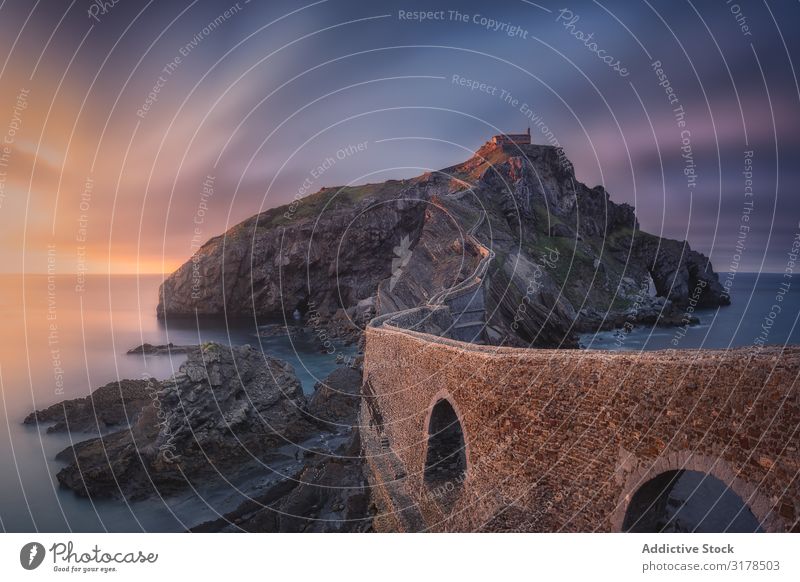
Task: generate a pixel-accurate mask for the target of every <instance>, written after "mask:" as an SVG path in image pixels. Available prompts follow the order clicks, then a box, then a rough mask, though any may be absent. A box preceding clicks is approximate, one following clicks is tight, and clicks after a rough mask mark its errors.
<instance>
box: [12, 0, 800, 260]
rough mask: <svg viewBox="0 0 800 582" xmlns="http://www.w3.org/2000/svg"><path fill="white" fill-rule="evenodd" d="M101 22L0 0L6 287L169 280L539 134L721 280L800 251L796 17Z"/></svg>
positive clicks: (159, 5) (142, 14) (637, 6)
mask: <svg viewBox="0 0 800 582" xmlns="http://www.w3.org/2000/svg"><path fill="white" fill-rule="evenodd" d="M101 5H103V3H101V2H100V3H99V2H95V1H91V2H90V1H88V0H74V1H68V0H63V1H47V2H43V1H35V2H34V1H32V0H5V1H2V2H0V47H1V48H0V86H1V87H2V91H0V140H2V143H0V225H1V226H2V228H0V253H2V255H3V260H2V263H0V271H2V272H6V273H44V272H48V269H50V270H51V271H55V272H57V273H59V274H76V273H82V272H88V273H107V272H111V273H134V272H139V273H156V272H157V273H161V272H170V271H172V270H173V269H175V268H176V267H177V266H179V265H180V264H181V263H182V262H184V261H186V260H187V259H189V257H190V256H191V254H192V252H193V251H194V250H195V249H196V245H197V242H198V241H200V240H202V241H204V240H207V239H208V238H210V237H212V236H215V235H218V234H220V233H222V232H224V231H225V230H226V229H227V228H229V227H231V226H233V225H235V224H236V223H238V222H240V221H242V220H244V219H245V218H247V217H249V216H251V215H253V214H255V213H257V212H259V211H261V210H264V209H266V208H270V207H274V206H278V205H281V204H286V203H288V202H291V201H292V199H293V198H294V197H295V196H297V195H300V194H302V193H311V192H314V191H316V190H318V189H319V188H321V187H323V186H328V187H329V186H337V185H342V184H360V183H365V182H379V181H383V180H385V179H388V178H407V177H411V176H415V175H418V174H420V173H422V172H424V171H428V170H433V169H440V168H444V167H447V166H450V165H453V164H455V163H458V162H460V161H463V160H465V159H467V158H469V157H470V155H471V152H473V151H475V150H476V149H477V148H478V147H480V145H481V144H482V143H483V142H484V141H486V140H487V139H488V138H489V137H490V136H491V135H493V134H495V133H498V132H499V131H507V132H515V131H523V130H524V129H525V128H526V127H528V125H531V132H532V135H533V140H534V142H536V143H557V144H558V145H560V146H561V147H563V148H564V150H565V152H566V154H567V156H568V157H569V158H570V159H571V160H572V162H573V164H574V167H575V170H576V174H577V177H578V178H579V179H580V180H581V181H583V182H585V183H587V184H588V185H589V186H594V185H597V184H602V185H604V186H605V188H606V190H608V191H609V192H610V194H611V197H612V200H614V201H616V202H627V203H630V204H633V205H634V206H635V207H636V210H637V215H638V218H639V222H640V225H641V227H642V229H643V230H646V231H648V232H652V233H655V234H660V235H662V236H667V237H670V238H675V239H679V240H684V239H687V240H688V241H689V242H690V244H691V245H692V247H693V248H694V249H696V250H699V251H701V252H703V253H705V254H710V256H711V258H712V261H713V263H714V267H715V269H716V270H717V271H718V272H725V271H728V270H730V269H731V268H734V266H735V269H737V270H740V271H783V270H784V269H785V268H786V265H787V261H788V255H787V253H788V252H789V250H790V249H791V247H792V241H793V240H794V238H795V236H796V235H797V233H798V232H800V225H798V222H800V196H798V193H797V185H798V178H799V177H800V176H799V174H800V168H799V167H798V166H800V164H798V159H799V158H798V153H800V152H799V150H800V147H799V146H800V144H799V143H798V141H799V140H800V128H798V118H800V116H799V115H798V112H800V90H799V89H798V81H797V74H796V72H795V69H794V66H795V65H796V64H800V58H798V57H800V51H799V50H798V44H800V37H799V36H798V35H796V34H793V32H794V28H795V27H796V24H797V22H800V4H798V3H797V2H788V1H786V2H757V1H749V0H741V1H739V2H738V3H735V2H733V1H731V2H727V1H726V0H719V1H706V2H699V1H696V0H695V1H691V2H690V1H681V0H677V1H675V0H669V1H666V0H662V1H656V0H647V1H642V2H638V1H624V2H623V1H614V2H611V1H602V2H594V1H581V2H578V1H573V2H569V3H566V4H564V3H555V2H553V1H551V0H542V1H541V2H535V3H534V2H529V1H527V0H503V1H498V2H464V1H460V2H451V3H447V2H439V1H433V2H432V1H426V2H412V1H407V2H385V1H382V2H375V3H368V2H363V1H361V2H356V1H349V0H327V1H325V0H322V1H317V2H309V3H305V2H302V1H301V2H288V1H281V0H278V1H272V0H271V1H270V2H257V1H256V0H253V1H250V2H248V1H245V0H240V2H238V3H236V2H231V1H230V0H224V1H219V2H218V1H177V0H176V1H171V2H155V1H150V2H145V1H134V0H117V2H116V3H112V2H106V3H105V4H104V6H103V7H102V8H101ZM419 11H424V12H429V13H431V14H426V18H425V19H421V18H419V17H418V15H417V14H415V13H417V12H419ZM676 110H677V111H676ZM532 119H533V121H532ZM398 138H401V139H398ZM358 144H362V145H361V147H358ZM327 159H333V160H334V163H332V164H331V163H328V164H324V162H325V160H327ZM321 165H322V166H323V168H322V171H318V170H317V168H318V167H319V166H321ZM745 172H747V173H745ZM746 188H748V189H747V190H746ZM737 244H738V248H737Z"/></svg>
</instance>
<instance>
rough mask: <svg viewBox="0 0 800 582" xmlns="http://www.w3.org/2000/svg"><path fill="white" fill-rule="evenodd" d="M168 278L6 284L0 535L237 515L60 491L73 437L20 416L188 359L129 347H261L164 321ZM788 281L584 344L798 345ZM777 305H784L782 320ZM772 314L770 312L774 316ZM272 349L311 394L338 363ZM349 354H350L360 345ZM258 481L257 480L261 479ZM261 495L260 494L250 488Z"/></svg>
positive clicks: (223, 328)
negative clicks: (665, 325) (672, 325)
mask: <svg viewBox="0 0 800 582" xmlns="http://www.w3.org/2000/svg"><path fill="white" fill-rule="evenodd" d="M160 280H161V277H160V276H147V277H135V276H114V277H111V278H108V277H105V276H102V277H100V276H98V277H90V278H89V280H88V283H87V286H86V290H85V291H84V292H83V293H81V294H79V293H76V292H75V290H74V283H75V281H74V278H72V277H66V276H64V277H56V279H55V282H54V285H53V284H52V282H48V279H47V278H46V277H45V276H29V277H25V278H24V279H23V278H22V277H19V276H5V277H0V285H2V293H0V317H2V322H3V323H2V326H0V339H1V340H2V352H0V388H1V389H2V390H1V391H0V395H1V396H2V398H0V425H2V426H0V463H1V465H0V466H2V467H3V468H4V471H2V472H0V529H2V530H5V531H36V530H38V531H48V532H61V531H142V530H144V531H176V530H181V529H184V528H185V527H186V526H191V525H194V524H196V523H199V522H201V521H205V520H207V519H211V518H214V517H216V516H217V514H218V513H222V512H225V511H229V510H231V509H233V508H234V507H236V506H237V505H238V504H239V503H240V502H241V501H242V500H243V497H242V494H241V493H236V492H233V491H231V488H230V487H226V486H224V484H219V486H218V487H217V486H215V484H210V485H209V488H208V490H206V491H203V492H201V496H194V495H185V496H182V497H178V498H173V499H166V500H156V501H147V502H138V503H131V504H127V503H125V502H120V501H94V502H90V501H88V500H85V499H81V498H78V497H77V496H75V495H74V494H73V493H72V492H70V491H66V490H63V489H60V488H59V486H58V482H57V481H56V479H55V474H56V472H57V471H58V470H59V468H60V467H61V466H62V465H61V463H58V462H56V461H55V460H54V457H55V455H56V453H58V452H59V451H60V450H62V449H63V448H65V447H66V446H68V445H69V444H70V437H69V435H63V434H60V435H53V434H47V433H46V432H45V429H44V428H41V429H37V428H35V427H30V426H25V425H23V424H22V420H23V418H24V417H25V416H26V415H27V414H28V413H29V412H30V411H31V410H33V409H35V408H37V409H41V408H44V407H46V406H49V405H50V404H53V403H55V402H59V401H61V400H63V399H65V398H77V397H82V396H86V395H87V394H89V392H91V391H92V390H93V389H95V388H97V387H99V386H101V385H103V384H106V383H107V382H110V381H112V380H115V379H117V378H139V377H141V376H142V375H143V374H148V375H151V376H154V377H156V378H166V377H168V376H169V375H170V374H172V373H173V371H175V370H177V368H178V366H179V365H180V362H181V360H182V359H183V358H182V357H176V358H174V359H172V360H170V358H168V357H166V356H159V357H148V358H143V357H142V356H128V355H125V352H126V351H127V350H128V349H129V348H131V347H133V346H136V345H139V344H141V343H143V342H145V341H147V342H150V343H166V342H170V341H171V342H173V343H175V344H196V343H199V342H200V341H207V340H214V341H218V342H222V343H226V344H232V345H239V344H244V343H250V344H252V345H258V342H259V339H258V338H257V337H256V336H255V335H254V331H255V330H254V327H253V325H252V323H249V324H248V323H245V324H236V325H232V324H231V325H225V324H224V323H222V322H216V323H215V322H205V323H203V325H202V326H201V329H200V330H198V328H197V326H196V325H195V324H194V322H191V321H190V322H182V323H180V324H177V323H176V322H170V325H169V327H165V326H164V325H162V324H160V323H159V322H158V321H157V320H156V318H155V307H156V297H157V288H158V284H159V282H160ZM784 281H785V279H783V278H782V277H781V276H780V275H772V274H768V275H760V276H758V275H755V274H749V273H740V274H738V275H737V276H736V279H735V284H734V287H733V304H732V305H731V306H729V307H724V308H721V309H713V310H706V311H701V312H698V313H696V315H698V316H699V317H700V320H701V323H700V324H699V325H696V326H692V327H690V328H688V329H686V330H685V333H681V335H680V336H677V335H676V334H677V333H679V330H677V329H658V328H657V329H648V328H640V329H636V330H634V331H633V332H632V333H630V334H628V335H627V336H625V337H624V338H623V339H622V340H620V339H619V338H618V336H616V335H615V334H614V332H605V333H602V334H598V335H596V336H584V337H583V338H582V343H583V345H584V346H585V347H591V348H596V349H626V350H641V349H646V350H652V349H662V348H671V347H676V346H675V345H674V343H673V340H674V339H675V338H676V337H679V340H678V346H677V347H680V348H701V347H707V348H726V347H729V346H730V347H732V346H746V345H752V344H753V342H754V341H756V340H757V339H758V338H759V337H764V336H763V334H764V326H765V323H766V322H767V321H769V325H768V326H767V328H768V333H767V335H766V340H765V341H766V342H767V343H771V344H784V343H800V333H799V332H798V327H797V325H796V324H797V319H798V315H799V314H800V284H798V285H797V288H793V287H790V288H789V290H788V292H786V293H785V294H784V295H783V299H782V300H781V301H778V300H776V297H777V296H778V295H779V294H780V290H781V283H783V282H784ZM774 305H779V306H780V313H775V311H776V310H775V308H774V307H773V306H774ZM771 314H773V316H771ZM260 341H261V344H262V346H263V349H264V350H265V351H266V352H267V353H269V354H271V355H273V356H276V357H279V358H283V359H286V360H288V361H289V362H291V363H292V364H293V365H294V367H295V370H296V371H297V373H298V375H299V376H300V378H301V380H302V382H303V387H304V389H305V390H306V391H307V392H310V390H311V388H312V387H313V385H314V382H315V381H317V380H318V379H321V378H324V377H325V376H326V375H327V374H328V373H329V372H330V371H331V370H332V369H333V368H334V367H335V365H336V363H335V356H330V355H327V354H323V353H321V352H320V350H319V347H318V343H317V342H316V341H314V339H313V338H310V337H307V336H300V337H296V338H293V339H292V340H291V341H290V340H289V339H287V338H286V337H272V338H262V339H261V340H260ZM345 353H348V354H349V353H352V350H350V351H347V350H345ZM254 478H255V479H256V481H257V478H258V476H257V475H256V476H254ZM250 491H252V490H250Z"/></svg>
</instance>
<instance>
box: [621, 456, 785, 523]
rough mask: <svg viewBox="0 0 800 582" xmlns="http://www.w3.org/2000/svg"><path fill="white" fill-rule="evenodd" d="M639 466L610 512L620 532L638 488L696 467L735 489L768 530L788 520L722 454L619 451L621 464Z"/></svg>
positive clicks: (632, 472) (623, 465)
mask: <svg viewBox="0 0 800 582" xmlns="http://www.w3.org/2000/svg"><path fill="white" fill-rule="evenodd" d="M631 466H634V467H636V468H635V469H633V470H630V471H629V472H628V473H627V477H626V478H625V479H624V483H623V485H622V492H621V493H620V496H619V500H618V501H617V505H616V508H615V510H614V512H613V514H612V516H611V520H610V521H611V526H612V529H613V531H616V532H621V531H624V530H623V523H624V521H625V516H626V514H627V511H628V508H629V507H630V504H631V501H632V500H633V497H634V495H635V494H636V493H637V492H638V491H639V489H640V488H641V487H642V486H644V485H646V484H647V483H648V482H650V481H651V480H652V479H656V478H657V477H659V476H660V475H663V474H665V473H669V472H670V471H696V472H698V473H703V474H705V475H711V476H712V477H715V478H717V479H719V481H721V482H722V484H724V485H725V486H726V487H727V488H728V489H730V491H732V492H733V493H735V494H736V495H737V496H738V497H739V498H740V499H741V500H742V502H743V503H744V504H745V505H746V506H747V508H749V509H750V511H751V512H752V513H753V515H754V516H755V518H756V520H758V522H759V524H761V527H762V528H763V529H764V530H765V531H783V530H784V528H785V524H784V523H783V520H782V519H781V518H780V515H779V513H778V512H776V511H773V510H772V509H773V506H772V504H771V503H770V502H769V499H768V498H767V497H766V496H765V495H764V494H763V493H761V492H760V491H759V490H758V487H757V486H755V485H754V484H752V483H749V482H747V481H744V480H743V479H741V478H739V477H738V476H737V473H736V471H735V470H734V469H733V468H732V467H731V466H730V464H729V463H728V462H727V461H725V460H724V459H722V458H721V457H711V456H708V455H702V454H695V453H693V452H692V451H686V450H684V451H677V452H674V453H665V454H664V455H661V456H659V457H658V458H656V459H654V460H649V461H642V460H638V459H635V458H634V456H633V455H632V454H631V453H629V452H628V451H625V450H621V451H620V464H619V467H620V468H621V469H623V470H624V468H625V467H631Z"/></svg>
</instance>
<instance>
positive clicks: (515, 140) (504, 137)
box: [491, 127, 531, 145]
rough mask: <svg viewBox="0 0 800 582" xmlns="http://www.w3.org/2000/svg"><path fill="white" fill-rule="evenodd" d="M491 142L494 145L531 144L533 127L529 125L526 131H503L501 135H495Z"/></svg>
mask: <svg viewBox="0 0 800 582" xmlns="http://www.w3.org/2000/svg"><path fill="white" fill-rule="evenodd" d="M491 143H493V144H494V145H530V143H531V128H530V127H528V131H527V132H526V133H508V134H505V133H501V134H500V135H493V136H492V139H491Z"/></svg>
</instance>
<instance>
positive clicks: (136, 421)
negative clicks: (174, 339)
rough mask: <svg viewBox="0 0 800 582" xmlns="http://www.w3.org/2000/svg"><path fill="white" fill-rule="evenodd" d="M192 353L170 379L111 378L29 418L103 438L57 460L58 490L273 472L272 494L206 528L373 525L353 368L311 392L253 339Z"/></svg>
mask: <svg viewBox="0 0 800 582" xmlns="http://www.w3.org/2000/svg"><path fill="white" fill-rule="evenodd" d="M186 354H187V360H186V362H184V363H183V364H182V365H181V367H180V369H179V371H178V372H177V373H176V374H175V375H174V376H173V377H171V378H168V379H166V380H162V381H158V380H155V379H149V380H121V381H119V382H112V383H110V384H108V385H106V386H103V387H101V388H98V389H97V390H95V391H94V392H92V394H90V395H89V396H87V397H86V398H82V399H75V400H69V401H64V402H62V403H59V404H56V405H53V406H51V407H48V408H47V409H44V410H41V411H36V412H34V413H31V414H30V415H29V416H28V417H27V418H26V419H25V421H24V422H25V423H26V424H38V423H54V424H53V426H51V427H49V428H48V431H49V432H53V431H69V432H70V434H72V435H73V436H76V437H80V435H81V433H83V434H84V435H85V436H89V435H91V434H92V433H94V434H95V435H96V436H93V437H91V438H88V439H87V440H83V441H81V442H78V443H76V444H75V445H73V446H70V447H67V448H66V449H64V450H63V451H61V452H60V453H58V455H57V456H56V459H57V460H60V461H62V462H64V463H66V466H65V467H64V468H62V469H61V470H60V471H59V472H58V474H57V475H56V477H57V479H58V482H59V484H60V485H61V486H62V487H65V488H67V489H70V490H72V491H74V492H75V494H77V495H79V496H81V497H89V498H92V499H101V498H117V499H122V498H124V499H127V500H131V501H139V500H145V499H153V498H159V497H162V498H169V497H171V496H175V495H181V494H184V493H186V492H188V491H191V490H198V489H202V486H203V483H205V482H207V481H209V480H219V479H222V480H224V481H225V482H228V483H237V482H241V481H242V479H244V478H245V477H246V476H247V475H250V474H252V473H261V474H263V473H265V472H267V473H272V475H273V478H272V479H271V483H272V484H271V485H269V486H268V487H267V489H266V491H264V492H262V493H261V494H259V495H258V496H257V498H253V499H250V500H248V501H245V502H244V503H243V504H242V507H241V508H240V509H237V510H234V511H233V512H232V513H231V514H230V515H229V519H228V521H227V522H226V521H224V520H225V518H221V519H222V520H223V521H220V520H217V521H218V522H219V523H216V522H215V523H214V524H205V525H203V526H202V527H203V528H205V530H209V531H210V530H211V529H215V528H216V529H217V530H222V529H224V528H225V527H228V525H230V527H231V528H233V529H237V528H238V529H249V530H251V531H364V530H368V529H369V527H370V523H371V518H370V516H369V511H368V509H369V503H368V500H369V495H368V491H367V488H366V487H367V485H366V478H365V476H364V474H363V468H362V463H361V459H360V441H359V439H358V429H357V420H356V419H357V411H358V406H359V402H360V384H361V376H360V373H359V372H358V371H357V370H354V369H352V368H345V367H339V368H337V369H335V370H334V371H333V372H332V373H331V374H330V376H329V377H328V378H327V379H326V380H325V381H323V382H319V383H318V384H317V386H315V391H314V393H313V394H312V395H311V396H310V397H309V398H307V397H306V396H304V394H303V391H302V388H301V385H300V382H299V380H298V379H297V376H296V375H295V373H294V370H293V369H292V367H291V365H289V364H288V363H286V362H283V361H281V360H278V359H276V358H271V357H269V356H267V355H266V354H263V353H262V352H260V351H258V350H256V349H253V348H251V347H250V346H247V345H245V346H239V347H229V346H223V345H219V344H214V343H207V344H203V345H202V346H197V347H195V348H191V349H187V350H186ZM98 427H99V430H98ZM325 435H328V436H325ZM270 467H281V469H280V470H279V471H277V473H276V471H274V470H272V469H270ZM337 483H340V484H341V485H340V486H339V487H340V488H338V489H337V488H335V487H334V488H331V487H332V486H333V485H336V484H337ZM253 504H254V505H253ZM253 507H256V508H259V510H258V511H255V509H253ZM255 514H257V517H255ZM320 516H324V517H320ZM223 522H224V523H223ZM228 522H230V523H228ZM233 523H237V524H238V526H237V527H234V526H233V525H232V524H233ZM198 527H199V526H198Z"/></svg>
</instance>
